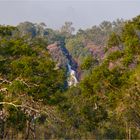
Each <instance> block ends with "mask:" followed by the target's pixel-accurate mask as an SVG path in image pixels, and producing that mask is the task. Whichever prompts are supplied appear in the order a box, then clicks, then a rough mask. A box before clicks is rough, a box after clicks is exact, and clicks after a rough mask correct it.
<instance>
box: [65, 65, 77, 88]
mask: <svg viewBox="0 0 140 140" xmlns="http://www.w3.org/2000/svg"><path fill="white" fill-rule="evenodd" d="M67 82H68V86H69V87H70V86H76V84H77V83H78V80H77V78H76V72H75V71H74V70H73V69H72V68H71V65H70V64H68V79H67Z"/></svg>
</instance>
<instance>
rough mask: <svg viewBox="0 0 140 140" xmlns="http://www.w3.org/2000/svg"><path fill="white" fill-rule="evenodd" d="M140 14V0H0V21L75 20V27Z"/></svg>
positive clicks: (58, 22)
mask: <svg viewBox="0 0 140 140" xmlns="http://www.w3.org/2000/svg"><path fill="white" fill-rule="evenodd" d="M139 14H140V0H0V24H6V25H7V24H10V25H17V24H18V23H20V22H24V21H30V22H35V23H40V22H45V23H46V25H47V26H48V27H51V28H54V29H58V28H59V27H61V26H62V25H63V24H64V22H65V21H72V22H73V26H74V27H75V28H76V29H79V28H82V29H85V28H89V27H92V26H93V25H98V24H99V23H101V22H102V21H103V20H109V21H113V20H115V19H117V18H123V19H131V18H133V17H135V16H137V15H139Z"/></svg>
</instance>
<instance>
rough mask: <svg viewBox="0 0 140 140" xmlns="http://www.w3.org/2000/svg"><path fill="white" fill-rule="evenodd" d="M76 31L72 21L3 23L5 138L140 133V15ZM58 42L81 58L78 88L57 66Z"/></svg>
mask: <svg viewBox="0 0 140 140" xmlns="http://www.w3.org/2000/svg"><path fill="white" fill-rule="evenodd" d="M73 31H74V28H73V27H72V23H71V22H66V23H65V25H63V26H62V28H61V30H60V31H54V30H52V29H48V28H47V27H46V26H45V24H44V23H41V24H33V23H30V22H25V23H21V24H19V25H18V26H17V27H12V26H0V138H7V139H35V138H37V139H53V138H56V139H60V138H67V139H85V138H87V139H139V138H140V16H137V17H135V18H133V19H132V20H130V21H123V20H117V21H115V22H113V23H110V22H107V21H104V22H103V23H101V24H100V25H99V26H93V27H92V28H91V29H87V30H79V31H78V32H77V34H75V35H73V34H72V32H73ZM55 42H57V43H58V44H59V45H60V46H61V49H63V50H64V48H65V49H66V50H67V51H68V52H69V55H70V56H69V57H72V58H73V60H74V61H75V62H76V63H77V66H78V68H77V67H76V68H75V69H77V73H78V74H77V75H78V76H79V77H78V78H79V79H80V82H79V83H78V84H77V86H73V87H68V86H67V85H66V84H65V83H66V80H67V74H66V73H67V72H66V71H67V68H66V67H65V66H66V65H62V66H61V67H57V68H56V65H57V62H56V61H54V59H53V58H56V56H53V57H52V55H51V54H50V52H49V50H48V49H47V46H48V45H49V44H52V43H55ZM89 44H92V46H94V48H96V49H99V50H98V51H97V52H96V49H95V50H94V53H93V52H92V51H93V50H92V51H91V47H89ZM93 44H94V45H93ZM55 47H56V46H55ZM61 49H59V54H61V55H59V54H58V55H59V57H62V58H63V59H62V60H63V61H66V62H67V61H68V60H64V59H65V58H66V57H64V56H63V53H61V52H60V51H61ZM100 52H102V53H103V55H99V54H100ZM96 53H97V55H96ZM102 53H101V54H102ZM53 55H57V52H55V53H53ZM64 55H66V54H64ZM66 56H67V55H66ZM69 57H67V59H69ZM69 61H70V60H69ZM71 63H72V62H71ZM71 65H72V64H71ZM81 75H82V76H81Z"/></svg>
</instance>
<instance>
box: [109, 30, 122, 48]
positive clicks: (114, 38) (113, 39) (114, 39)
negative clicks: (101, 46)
mask: <svg viewBox="0 0 140 140" xmlns="http://www.w3.org/2000/svg"><path fill="white" fill-rule="evenodd" d="M119 43H120V37H119V36H118V35H116V34H115V33H114V32H113V33H112V34H111V35H110V36H109V39H108V47H112V46H118V45H119Z"/></svg>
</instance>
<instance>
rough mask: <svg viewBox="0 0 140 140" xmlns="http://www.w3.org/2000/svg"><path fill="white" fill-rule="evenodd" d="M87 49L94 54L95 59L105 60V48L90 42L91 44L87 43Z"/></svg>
mask: <svg viewBox="0 0 140 140" xmlns="http://www.w3.org/2000/svg"><path fill="white" fill-rule="evenodd" d="M86 47H87V48H88V49H89V51H90V52H91V53H92V54H93V56H94V57H97V58H98V59H103V58H104V55H105V51H104V48H105V46H97V45H95V44H94V43H93V42H89V43H87V45H86Z"/></svg>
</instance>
